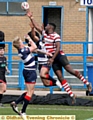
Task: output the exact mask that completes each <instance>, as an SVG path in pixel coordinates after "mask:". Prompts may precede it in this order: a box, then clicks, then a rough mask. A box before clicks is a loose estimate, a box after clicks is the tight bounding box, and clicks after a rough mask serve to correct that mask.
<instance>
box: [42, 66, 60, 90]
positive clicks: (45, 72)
mask: <svg viewBox="0 0 93 120" xmlns="http://www.w3.org/2000/svg"><path fill="white" fill-rule="evenodd" d="M40 77H41V80H42V82H43V84H44V85H45V86H55V85H57V86H58V87H59V88H62V85H61V83H60V82H59V81H58V80H55V79H54V78H52V77H51V76H50V75H49V69H48V68H47V67H45V66H42V68H41V70H40Z"/></svg>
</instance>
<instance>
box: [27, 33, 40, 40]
mask: <svg viewBox="0 0 93 120" xmlns="http://www.w3.org/2000/svg"><path fill="white" fill-rule="evenodd" d="M35 33H36V36H37V37H38V38H39V39H40V35H39V33H38V32H37V31H35ZM27 34H28V35H29V36H30V38H31V39H32V40H33V37H32V34H31V31H30V32H28V33H27Z"/></svg>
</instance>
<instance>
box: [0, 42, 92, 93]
mask: <svg viewBox="0 0 93 120" xmlns="http://www.w3.org/2000/svg"><path fill="white" fill-rule="evenodd" d="M3 43H5V44H7V45H8V51H7V53H5V55H6V56H7V57H8V68H9V70H10V71H11V72H10V75H12V62H14V61H16V60H13V59H12V57H13V56H17V53H13V51H12V42H2V43H0V44H3ZM61 44H62V45H67V44H69V45H72V44H73V45H82V53H74V54H73V53H68V54H66V55H67V56H81V57H82V58H83V61H79V62H81V63H82V64H83V69H84V77H85V78H86V76H87V72H86V69H87V63H92V62H89V61H87V57H88V56H93V54H88V53H87V48H88V44H93V42H61ZM16 62H18V63H19V78H18V79H19V80H18V85H17V86H16V87H17V88H20V89H21V90H24V88H25V85H24V79H23V76H22V69H23V63H22V61H16ZM74 63H75V64H76V63H78V62H77V61H76V62H74ZM50 74H51V75H52V76H53V70H52V69H51V71H50ZM9 87H12V88H13V87H15V86H13V85H11V86H9ZM36 87H37V88H39V87H40V88H41V86H36ZM43 87H44V86H43ZM49 88H50V92H51V93H52V92H53V88H54V87H49ZM84 88H85V86H84Z"/></svg>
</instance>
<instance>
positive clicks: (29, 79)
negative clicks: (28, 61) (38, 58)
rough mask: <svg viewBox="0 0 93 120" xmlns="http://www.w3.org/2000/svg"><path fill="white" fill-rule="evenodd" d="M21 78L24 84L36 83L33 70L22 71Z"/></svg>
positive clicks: (35, 75)
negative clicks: (22, 77)
mask: <svg viewBox="0 0 93 120" xmlns="http://www.w3.org/2000/svg"><path fill="white" fill-rule="evenodd" d="M23 76H24V79H25V83H36V79H37V74H36V71H35V70H26V69H23Z"/></svg>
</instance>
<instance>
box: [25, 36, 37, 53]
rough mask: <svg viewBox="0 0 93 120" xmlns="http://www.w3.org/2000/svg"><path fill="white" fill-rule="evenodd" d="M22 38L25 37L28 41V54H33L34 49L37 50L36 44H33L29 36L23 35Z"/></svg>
mask: <svg viewBox="0 0 93 120" xmlns="http://www.w3.org/2000/svg"><path fill="white" fill-rule="evenodd" d="M24 37H25V39H28V40H29V44H30V45H31V46H30V47H29V49H30V52H33V51H34V50H35V49H37V46H36V44H35V43H34V42H33V40H32V39H31V38H30V36H29V35H25V36H24Z"/></svg>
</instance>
